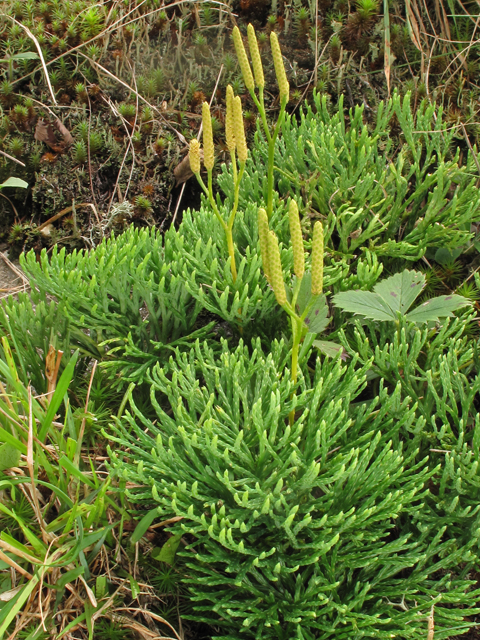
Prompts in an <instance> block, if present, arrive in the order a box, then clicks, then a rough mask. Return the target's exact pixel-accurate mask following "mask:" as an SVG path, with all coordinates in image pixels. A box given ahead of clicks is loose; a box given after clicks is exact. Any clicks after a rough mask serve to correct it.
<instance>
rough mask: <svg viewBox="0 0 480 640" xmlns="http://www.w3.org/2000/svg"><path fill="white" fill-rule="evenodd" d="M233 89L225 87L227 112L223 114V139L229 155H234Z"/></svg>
mask: <svg viewBox="0 0 480 640" xmlns="http://www.w3.org/2000/svg"><path fill="white" fill-rule="evenodd" d="M233 99H234V96H233V89H232V87H231V85H228V87H227V112H226V114H225V138H226V142H227V147H228V150H229V151H230V153H235V127H234V123H233Z"/></svg>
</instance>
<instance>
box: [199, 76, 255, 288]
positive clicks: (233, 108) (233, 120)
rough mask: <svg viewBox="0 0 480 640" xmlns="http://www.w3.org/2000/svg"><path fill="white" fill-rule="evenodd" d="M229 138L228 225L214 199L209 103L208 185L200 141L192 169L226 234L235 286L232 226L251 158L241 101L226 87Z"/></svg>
mask: <svg viewBox="0 0 480 640" xmlns="http://www.w3.org/2000/svg"><path fill="white" fill-rule="evenodd" d="M225 125H226V135H227V146H228V148H229V150H230V155H231V158H232V167H233V169H232V173H233V186H234V197H233V207H232V209H231V211H230V215H229V217H228V222H225V220H224V218H223V216H222V214H221V213H220V210H219V204H218V203H217V201H216V200H215V198H214V196H213V184H212V170H213V166H214V163H215V149H214V145H213V132H212V118H211V115H210V106H209V105H208V103H207V102H204V103H203V105H202V126H203V163H204V165H205V168H206V169H207V178H208V180H207V185H206V184H205V183H204V181H203V179H202V176H201V175H200V145H199V143H198V140H192V142H191V144H190V150H189V154H188V155H189V159H190V167H191V169H192V171H193V173H194V174H195V176H196V178H197V180H198V182H199V184H200V186H201V187H202V189H203V191H204V193H205V195H206V196H207V198H208V200H209V202H210V206H211V207H212V209H213V212H214V214H215V216H216V217H217V219H218V221H219V222H220V224H221V225H222V228H223V230H224V232H225V238H226V240H227V247H228V255H229V257H230V269H231V272H232V280H233V282H234V283H235V282H236V280H237V266H236V262H235V243H234V241H233V223H234V222H235V216H236V214H237V210H238V200H239V191H240V181H241V179H242V176H243V172H244V170H245V162H246V159H247V156H248V148H247V142H246V139H245V130H244V124H243V116H242V102H241V100H240V98H239V97H237V98H235V97H234V96H233V90H232V87H230V86H228V87H227V114H226V123H225ZM235 150H236V151H237V154H238V159H239V161H240V170H239V171H238V172H237V165H236V161H235Z"/></svg>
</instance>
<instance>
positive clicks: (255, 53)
mask: <svg viewBox="0 0 480 640" xmlns="http://www.w3.org/2000/svg"><path fill="white" fill-rule="evenodd" d="M247 34H248V48H249V49H250V57H251V58H252V67H253V75H254V77H255V84H256V85H257V87H258V88H259V89H263V88H264V86H265V77H264V75H263V65H262V58H261V56H260V50H259V48H258V42H257V36H256V35H255V29H254V28H253V26H252V25H251V24H249V25H248V27H247Z"/></svg>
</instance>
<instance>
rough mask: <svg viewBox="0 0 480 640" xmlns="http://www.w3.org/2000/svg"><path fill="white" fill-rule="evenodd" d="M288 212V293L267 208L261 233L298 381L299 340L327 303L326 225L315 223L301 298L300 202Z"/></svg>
mask: <svg viewBox="0 0 480 640" xmlns="http://www.w3.org/2000/svg"><path fill="white" fill-rule="evenodd" d="M288 215H289V223H290V236H291V242H292V246H293V261H294V273H295V276H296V278H295V279H294V285H293V288H292V290H291V294H290V295H289V296H287V291H286V288H285V281H284V278H283V269H282V261H281V255H280V248H279V245H278V239H277V236H276V235H275V233H274V232H273V231H269V228H268V217H267V212H266V211H265V209H263V208H260V209H259V210H258V235H259V244H260V253H261V257H262V263H263V270H264V273H265V277H266V279H267V281H268V283H269V284H270V286H271V287H272V289H273V292H274V294H275V298H276V299H277V302H278V304H279V305H280V306H281V307H282V308H283V309H284V311H285V312H286V313H287V314H288V316H289V318H290V326H291V330H292V369H291V379H292V382H293V384H294V385H296V383H297V375H298V354H299V349H300V343H301V342H302V340H303V339H304V338H305V336H306V335H307V334H308V333H309V331H311V333H312V334H314V333H316V332H317V331H316V330H315V329H314V330H313V331H312V329H309V327H310V326H311V324H310V323H311V322H312V321H313V320H314V319H315V318H316V316H317V315H318V313H319V311H320V309H321V308H322V305H324V304H325V298H324V297H323V299H322V298H320V299H319V295H320V294H321V293H322V288H323V249H324V247H323V227H322V224H321V223H320V222H317V223H316V224H315V227H314V232H313V242H312V272H311V295H310V296H308V293H307V292H306V291H305V290H303V293H302V296H301V298H299V296H300V291H301V289H302V281H303V276H304V275H305V252H304V246H303V237H302V229H301V226H300V217H299V214H298V206H297V203H296V202H295V201H294V200H291V201H290V204H289V212H288ZM306 298H307V299H306ZM297 301H298V304H297ZM312 326H313V325H312ZM294 420H295V414H294V411H292V412H291V414H290V424H293V422H294Z"/></svg>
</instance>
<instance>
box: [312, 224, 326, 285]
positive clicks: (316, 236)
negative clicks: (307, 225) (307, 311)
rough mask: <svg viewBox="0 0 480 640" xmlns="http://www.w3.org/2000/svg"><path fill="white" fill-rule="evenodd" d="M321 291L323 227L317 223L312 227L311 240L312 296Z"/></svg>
mask: <svg viewBox="0 0 480 640" xmlns="http://www.w3.org/2000/svg"><path fill="white" fill-rule="evenodd" d="M322 291H323V225H322V223H321V222H319V221H317V222H316V223H315V225H314V227H313V240H312V295H313V296H318V295H320V294H321V293H322Z"/></svg>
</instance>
